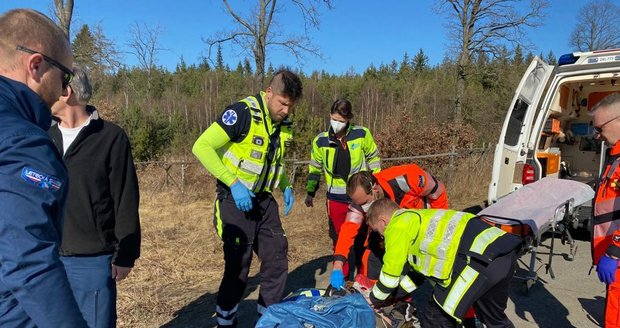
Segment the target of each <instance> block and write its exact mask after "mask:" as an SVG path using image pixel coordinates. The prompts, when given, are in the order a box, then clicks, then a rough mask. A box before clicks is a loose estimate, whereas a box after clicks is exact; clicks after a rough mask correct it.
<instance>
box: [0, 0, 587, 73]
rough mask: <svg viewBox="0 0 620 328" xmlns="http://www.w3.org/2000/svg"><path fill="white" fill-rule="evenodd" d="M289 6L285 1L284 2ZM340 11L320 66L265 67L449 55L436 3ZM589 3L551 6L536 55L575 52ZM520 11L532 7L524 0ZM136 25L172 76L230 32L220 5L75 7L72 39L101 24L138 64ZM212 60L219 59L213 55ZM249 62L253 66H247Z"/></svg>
mask: <svg viewBox="0 0 620 328" xmlns="http://www.w3.org/2000/svg"><path fill="white" fill-rule="evenodd" d="M281 2H282V3H284V1H281ZM333 2H334V5H335V8H334V9H332V10H331V11H328V10H326V9H324V10H323V13H322V15H321V26H320V29H319V30H313V31H312V32H311V37H312V38H313V42H314V44H315V45H316V46H318V47H319V48H320V49H321V52H322V53H323V58H322V59H321V58H316V57H311V56H308V57H307V58H306V60H305V61H304V62H301V63H296V62H295V61H294V60H293V59H292V56H290V55H288V54H286V53H284V52H282V51H278V50H276V49H273V48H272V49H268V50H267V51H268V54H267V56H268V62H269V61H270V62H271V63H272V64H273V65H274V66H275V67H277V66H280V65H286V66H291V67H299V68H301V69H302V70H303V71H304V72H311V71H312V70H325V71H327V72H329V73H334V74H342V73H345V72H347V71H349V70H351V69H352V70H354V71H356V72H362V71H364V70H365V69H366V68H367V67H368V66H369V65H370V64H371V63H372V64H374V65H375V66H379V65H380V64H382V63H384V64H388V63H390V62H391V61H392V60H397V61H398V62H400V60H401V59H402V58H403V55H404V53H405V52H407V53H408V54H409V56H413V55H415V54H416V53H417V52H418V50H419V49H420V48H422V49H423V50H424V52H425V53H426V54H427V56H428V57H429V59H430V63H431V64H433V65H434V64H437V63H440V62H441V61H442V60H443V58H444V57H445V56H446V53H447V51H448V41H447V36H446V35H447V33H446V30H445V28H444V25H445V18H444V17H443V16H440V15H438V14H436V13H435V12H434V11H433V6H434V3H435V1H433V0H399V1H396V0H381V1H379V0H333ZM586 2H588V1H587V0H571V1H565V0H549V3H550V7H549V8H548V10H547V12H548V15H547V18H546V19H545V22H544V25H543V26H541V27H539V28H536V29H535V30H528V37H529V39H530V41H531V43H532V45H533V48H531V49H530V50H531V51H532V53H534V54H540V53H542V54H543V55H545V56H546V55H547V54H548V53H549V51H553V53H554V54H555V55H556V57H559V56H560V55H562V54H564V53H569V52H571V51H572V49H570V47H569V46H568V39H569V36H570V33H571V31H572V29H573V27H574V23H575V21H576V17H577V14H578V12H579V10H580V8H581V7H582V6H583V5H585V4H586ZM254 3H256V1H255V0H231V4H232V5H233V7H235V8H241V7H242V6H253V5H254ZM523 3H529V0H524V1H523ZM24 7H27V8H34V9H37V10H39V11H41V12H43V13H45V14H47V15H51V13H52V8H53V0H2V1H1V2H0V11H1V12H4V11H6V10H8V9H12V8H24ZM279 17H280V19H281V21H280V24H281V25H282V26H287V27H288V28H290V31H291V32H292V33H295V32H296V31H299V30H300V29H301V24H300V22H299V19H298V16H297V15H295V16H293V15H290V14H286V13H285V14H284V15H282V16H279ZM135 23H138V24H140V25H144V24H146V25H147V26H149V27H151V28H154V27H155V26H159V28H160V30H161V31H162V34H161V36H160V41H159V45H160V47H161V48H164V49H165V50H163V51H161V52H160V53H159V54H158V56H157V63H158V64H159V65H161V66H164V67H166V68H168V69H171V70H173V69H174V67H175V66H176V64H177V63H178V62H179V59H180V58H181V56H183V58H184V60H185V62H187V63H197V62H198V61H199V58H201V57H202V56H207V45H206V44H205V43H204V42H203V41H202V40H203V39H206V38H208V37H210V36H213V34H214V33H215V32H217V31H221V30H223V29H226V27H227V26H231V24H233V22H232V19H231V18H230V17H229V16H228V15H227V14H226V12H225V9H224V5H223V4H222V2H221V1H219V0H176V1H169V0H168V1H164V0H161V1H152V0H150V1H146V0H100V1H94V0H75V7H74V10H73V22H72V30H73V32H72V35H74V34H75V32H76V31H77V29H78V28H79V27H80V26H81V25H82V24H88V25H91V26H92V25H95V24H100V25H101V26H102V28H103V32H104V34H105V35H106V36H107V37H108V38H109V39H111V40H112V41H114V42H115V43H116V45H117V47H118V49H119V50H121V51H123V52H124V57H123V58H122V59H123V62H124V63H126V64H127V65H129V66H131V65H135V64H136V63H137V61H136V59H135V57H134V56H133V55H132V54H130V53H129V51H130V49H129V47H128V46H127V43H128V42H129V40H130V39H131V38H132V36H131V33H130V27H131V26H132V25H133V24H135ZM222 51H223V55H224V59H225V62H226V63H227V64H228V65H229V66H231V67H232V68H235V67H236V66H237V63H238V62H239V61H243V59H244V58H246V57H248V58H249V56H248V55H247V54H244V53H241V52H240V51H239V50H238V49H235V48H233V47H231V46H227V45H225V46H223V48H222ZM212 58H215V55H214V54H213V55H212ZM250 62H252V63H253V61H252V59H251V58H250Z"/></svg>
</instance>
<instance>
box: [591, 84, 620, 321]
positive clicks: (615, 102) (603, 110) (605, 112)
mask: <svg viewBox="0 0 620 328" xmlns="http://www.w3.org/2000/svg"><path fill="white" fill-rule="evenodd" d="M592 126H593V127H594V130H595V132H596V136H597V138H599V139H601V140H602V141H604V142H605V144H606V145H607V146H609V147H611V148H610V149H609V150H608V151H609V152H608V154H607V156H606V161H605V169H604V170H603V172H602V174H601V177H600V178H599V181H598V183H597V185H596V196H595V199H594V213H593V214H594V215H593V229H592V261H593V265H596V272H597V274H598V278H599V280H600V281H601V282H603V283H605V284H606V285H607V300H606V305H605V327H620V276H618V272H619V271H618V259H619V258H620V142H619V141H620V94H618V93H613V94H611V95H609V96H607V97H605V98H604V99H603V100H601V101H600V102H599V103H598V104H596V105H595V106H594V107H593V108H592Z"/></svg>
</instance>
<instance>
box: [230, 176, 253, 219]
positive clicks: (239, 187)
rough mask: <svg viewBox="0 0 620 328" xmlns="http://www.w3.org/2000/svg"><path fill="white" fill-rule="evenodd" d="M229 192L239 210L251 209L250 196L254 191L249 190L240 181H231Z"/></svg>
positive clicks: (246, 210)
mask: <svg viewBox="0 0 620 328" xmlns="http://www.w3.org/2000/svg"><path fill="white" fill-rule="evenodd" d="M230 192H231V193H232V196H233V199H234V200H235V205H237V208H238V209H239V210H240V211H244V212H249V211H250V210H251V209H252V197H254V193H252V192H251V191H250V189H248V188H247V187H246V186H244V185H243V183H241V182H240V181H237V182H235V183H233V184H232V185H231V186H230Z"/></svg>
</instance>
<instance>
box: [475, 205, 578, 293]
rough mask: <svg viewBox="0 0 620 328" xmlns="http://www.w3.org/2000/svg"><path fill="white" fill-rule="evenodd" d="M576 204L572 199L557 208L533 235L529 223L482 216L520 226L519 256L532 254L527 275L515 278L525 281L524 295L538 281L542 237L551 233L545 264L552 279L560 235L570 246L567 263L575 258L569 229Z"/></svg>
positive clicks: (546, 271) (486, 216)
mask: <svg viewBox="0 0 620 328" xmlns="http://www.w3.org/2000/svg"><path fill="white" fill-rule="evenodd" d="M574 203H575V200H574V199H573V198H570V199H568V200H567V201H565V202H564V203H562V204H561V205H559V206H558V207H556V209H555V213H554V216H553V218H552V219H551V220H549V222H548V225H546V226H543V227H539V228H538V229H537V232H536V233H532V234H527V233H526V231H528V229H527V228H526V225H527V223H524V222H523V221H521V220H518V219H514V218H508V217H502V216H497V215H488V214H483V215H481V216H482V217H483V218H485V219H487V220H490V221H492V222H498V221H499V222H514V225H518V226H519V229H518V231H520V232H521V233H520V234H519V236H520V237H521V238H522V246H521V248H520V250H519V252H518V256H519V257H522V256H525V255H526V254H528V253H529V254H530V258H529V264H528V266H527V270H528V271H527V273H526V274H525V275H524V276H519V275H515V276H514V278H515V279H519V280H523V282H524V286H523V287H524V290H523V291H524V294H526V295H527V294H529V291H530V289H531V288H532V286H534V285H535V284H536V282H537V281H538V270H539V269H540V267H539V268H536V263H537V261H538V257H537V256H538V247H539V246H540V245H541V244H542V237H543V235H544V234H545V233H548V232H550V233H551V238H550V239H551V241H550V246H549V257H548V259H547V261H546V263H544V266H545V273H546V274H549V276H550V277H551V279H555V273H554V272H553V266H552V264H553V256H554V255H556V254H555V252H554V248H555V239H556V237H557V236H558V235H559V236H560V240H561V242H562V244H566V243H568V244H569V254H568V256H567V257H566V258H565V259H566V260H567V261H572V260H573V259H574V258H575V254H576V253H577V245H576V243H575V240H574V239H573V237H572V236H571V233H570V231H569V229H568V227H569V226H571V225H572V224H573V223H572V221H574V220H575V217H574V209H575V206H574ZM505 225H506V223H496V226H498V227H499V228H502V226H505ZM530 231H531V230H530Z"/></svg>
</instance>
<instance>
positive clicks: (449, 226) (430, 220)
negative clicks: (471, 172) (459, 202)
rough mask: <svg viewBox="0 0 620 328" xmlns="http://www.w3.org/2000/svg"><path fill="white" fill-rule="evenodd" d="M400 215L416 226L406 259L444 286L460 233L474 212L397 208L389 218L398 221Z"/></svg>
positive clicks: (449, 273) (446, 282) (448, 280)
mask: <svg viewBox="0 0 620 328" xmlns="http://www.w3.org/2000/svg"><path fill="white" fill-rule="evenodd" d="M400 217H402V218H403V219H405V220H408V221H410V224H411V225H414V226H415V225H418V227H419V228H418V235H417V237H416V239H415V240H414V241H413V243H412V244H410V245H409V247H408V251H407V260H408V262H409V263H410V264H411V266H412V267H413V269H414V270H416V271H417V272H419V273H421V274H423V275H425V276H427V277H433V278H435V279H437V280H439V281H440V283H441V284H442V285H446V286H447V285H448V284H449V283H450V278H451V274H452V267H453V265H454V260H455V259H456V253H457V250H458V247H459V243H460V241H461V236H462V235H463V231H464V230H465V226H466V225H467V222H469V220H470V219H471V218H473V217H474V215H473V214H470V213H465V212H458V211H454V210H434V209H430V210H419V211H407V210H399V211H398V212H397V213H395V214H394V216H393V217H392V220H396V222H398V221H399V220H400V219H401V218H400ZM387 233H388V231H387V229H386V234H387Z"/></svg>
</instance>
